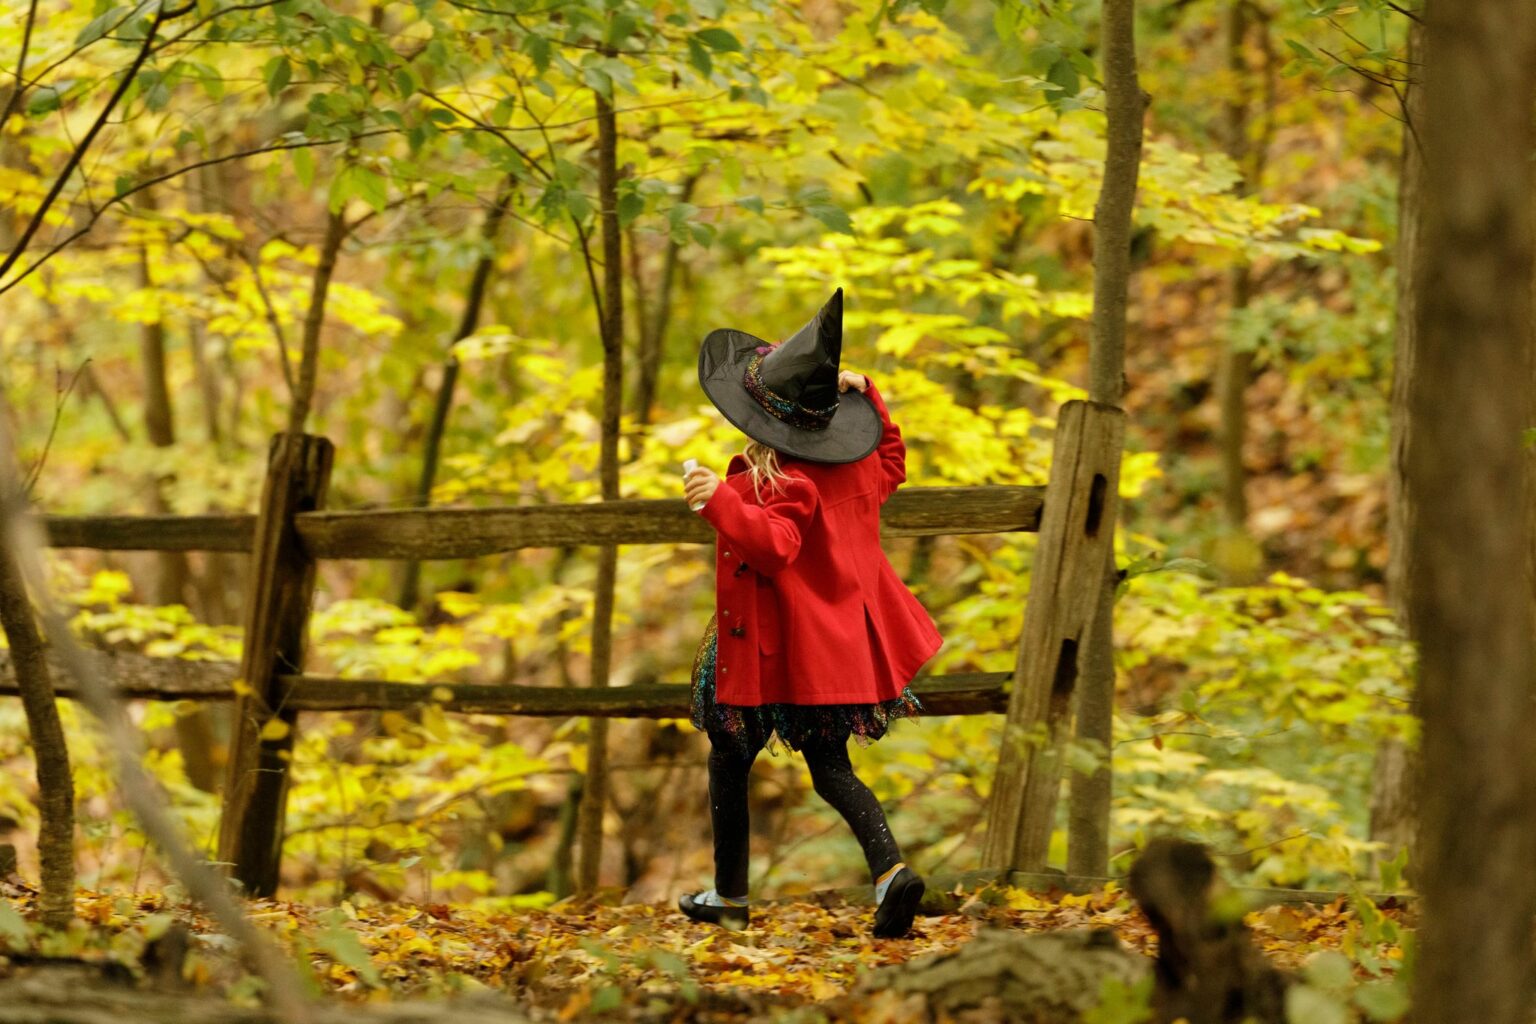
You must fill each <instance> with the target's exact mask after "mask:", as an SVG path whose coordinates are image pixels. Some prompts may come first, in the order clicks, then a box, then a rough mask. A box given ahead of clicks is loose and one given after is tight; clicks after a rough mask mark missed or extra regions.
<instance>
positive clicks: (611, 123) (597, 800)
mask: <svg viewBox="0 0 1536 1024" xmlns="http://www.w3.org/2000/svg"><path fill="white" fill-rule="evenodd" d="M594 96H595V97H596V101H597V173H598V184H597V194H598V203H599V204H600V209H601V213H600V214H599V221H600V224H601V229H602V241H603V295H602V304H601V310H602V333H603V417H602V444H601V451H600V456H599V458H600V464H599V472H600V475H601V477H602V493H603V498H604V500H608V501H611V500H614V499H616V498H618V496H619V417H620V413H621V412H622V409H623V401H624V254H623V251H622V249H623V243H622V241H621V238H622V236H621V233H620V230H619V212H618V176H619V168H618V125H617V119H616V118H615V116H614V112H613V105H612V104H611V103H610V102H609V101H608V100H607V99H606V98H605V97H604V96H603V95H602V94H600V93H594ZM618 565H619V549H618V548H617V547H616V546H613V545H608V546H605V547H603V548H601V549H599V552H598V560H597V580H596V583H595V584H594V586H595V588H596V593H595V594H594V597H593V609H592V679H591V685H592V686H595V687H596V686H607V685H609V679H608V675H609V672H610V670H611V667H612V660H613V603H614V593H613V591H614V582H615V579H616V577H617V575H618ZM588 722H589V729H590V733H589V738H588V741H587V772H586V779H585V781H584V782H583V786H582V794H581V813H580V820H579V824H578V826H577V834H578V836H579V839H578V842H579V845H580V854H579V857H578V860H577V867H576V885H577V888H578V890H579V891H582V892H590V891H591V890H592V889H594V888H596V887H597V878H598V869H599V866H600V864H601V861H602V852H603V849H602V844H603V813H604V811H605V810H606V808H607V806H608V719H606V718H592V719H588Z"/></svg>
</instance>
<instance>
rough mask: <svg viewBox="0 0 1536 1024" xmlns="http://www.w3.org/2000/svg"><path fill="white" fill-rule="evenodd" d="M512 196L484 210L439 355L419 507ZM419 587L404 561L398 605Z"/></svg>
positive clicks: (426, 499)
mask: <svg viewBox="0 0 1536 1024" xmlns="http://www.w3.org/2000/svg"><path fill="white" fill-rule="evenodd" d="M512 196H513V192H512V186H511V185H509V186H508V187H507V189H506V190H505V191H503V192H502V193H501V195H499V196H497V197H496V202H495V204H494V205H492V207H491V208H490V209H489V210H488V211H486V214H485V223H484V224H483V225H482V226H481V229H480V240H481V242H482V243H483V245H484V249H483V250H482V252H481V253H480V259H479V260H477V261H476V262H475V269H474V272H473V273H472V274H471V275H470V278H469V290H468V292H466V293H465V296H464V311H463V314H462V315H461V316H460V317H459V328H458V330H456V331H454V332H453V340H452V341H450V342H449V343H448V355H447V356H446V357H445V358H444V359H443V375H442V379H441V380H440V381H439V382H438V385H437V399H436V401H434V402H433V404H432V421H431V423H429V424H428V426H427V439H426V447H425V450H424V451H423V453H422V457H421V479H420V480H418V481H417V483H416V504H417V505H418V506H419V507H422V508H425V507H426V506H428V505H430V504H432V485H433V483H434V482H435V481H436V480H437V459H438V453H439V452H440V451H441V450H442V445H443V434H444V432H446V431H447V429H448V413H449V411H450V410H451V409H452V408H453V389H454V386H455V385H456V384H457V383H458V379H459V357H458V356H457V355H456V354H455V352H454V348H453V346H454V345H456V344H458V343H459V342H460V341H463V340H464V339H465V338H467V337H469V336H470V335H471V334H474V333H475V328H476V327H477V326H479V323H480V311H481V310H482V309H483V308H484V306H485V291H486V284H487V283H488V282H489V281H490V279H491V271H492V270H494V269H495V267H496V235H497V233H498V232H499V231H500V230H501V222H502V220H503V219H505V217H506V215H507V204H509V203H510V202H511V201H512ZM420 591H421V563H420V562H407V563H405V572H404V576H403V578H402V580H401V582H400V607H401V608H406V609H410V608H415V607H416V602H417V601H418V600H419V599H420V596H421V593H420Z"/></svg>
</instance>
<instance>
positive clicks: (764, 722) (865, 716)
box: [689, 617, 923, 754]
mask: <svg viewBox="0 0 1536 1024" xmlns="http://www.w3.org/2000/svg"><path fill="white" fill-rule="evenodd" d="M717 648H718V634H717V632H716V628H715V619H714V618H713V617H711V618H710V620H709V625H708V626H707V627H705V630H704V639H703V640H702V641H700V643H699V650H698V653H696V654H695V655H694V658H693V672H692V684H691V685H692V691H691V696H692V702H691V704H692V706H691V709H690V715H689V720H690V721H691V722H692V723H693V726H694V728H696V729H699V730H701V731H703V732H712V733H715V734H717V735H723V736H725V737H728V738H730V739H731V740H733V741H735V742H737V743H739V744H741V745H742V746H743V747H747V746H749V741H748V737H750V736H752V735H753V734H754V733H755V734H756V735H758V736H764V737H767V739H766V742H765V744H764V745H765V746H766V747H767V748H768V752H769V753H770V754H772V753H776V752H777V750H776V745H775V741H778V742H782V743H783V744H784V746H786V747H788V748H789V749H790V750H800V749H802V748H804V747H805V745H806V744H807V743H811V742H821V743H824V742H827V741H838V740H842V741H844V742H846V741H847V739H848V738H849V737H850V736H852V737H853V738H854V739H855V740H856V741H858V743H859V745H860V746H866V747H867V746H869V744H871V743H873V742H874V741H875V740H878V739H880V738H881V737H882V736H884V735H885V734H886V731H887V730H888V729H889V728H890V724H891V723H892V722H893V721H895V720H896V719H899V718H913V717H916V716H918V715H920V714H922V713H923V706H922V703H921V702H920V701H919V700H918V699H917V695H916V694H915V693H913V692H912V689H911V687H902V691H901V695H900V696H898V697H896V698H895V699H893V700H885V701H872V702H870V703H868V704H762V705H758V706H756V707H750V706H744V705H738V704H720V703H717V702H716V701H715V658H716V654H717Z"/></svg>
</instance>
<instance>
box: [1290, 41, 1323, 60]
mask: <svg viewBox="0 0 1536 1024" xmlns="http://www.w3.org/2000/svg"><path fill="white" fill-rule="evenodd" d="M1285 45H1286V46H1289V47H1290V48H1291V52H1292V53H1294V54H1296V56H1298V57H1300V58H1301V59H1302V60H1316V59H1317V58H1316V55H1315V54H1313V53H1312V51H1311V50H1310V49H1309V48H1308V47H1307V46H1306V45H1305V44H1303V43H1301V42H1299V41H1298V40H1295V39H1287V40H1286V41H1285Z"/></svg>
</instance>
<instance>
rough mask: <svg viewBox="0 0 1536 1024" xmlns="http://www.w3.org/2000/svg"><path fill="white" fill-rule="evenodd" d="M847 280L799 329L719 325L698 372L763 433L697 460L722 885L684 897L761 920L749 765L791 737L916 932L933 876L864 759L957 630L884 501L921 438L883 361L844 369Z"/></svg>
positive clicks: (733, 919) (901, 920)
mask: <svg viewBox="0 0 1536 1024" xmlns="http://www.w3.org/2000/svg"><path fill="white" fill-rule="evenodd" d="M841 350H842V289H838V290H837V291H836V292H835V293H834V294H833V296H832V298H831V299H830V300H829V301H828V302H827V304H826V305H825V306H823V307H822V309H821V311H820V312H818V313H817V314H816V316H815V317H813V318H812V319H811V321H810V322H809V323H807V324H806V325H805V326H804V327H802V328H801V329H800V330H799V331H798V332H796V333H795V334H794V335H793V336H792V337H790V338H789V339H788V340H787V341H784V342H783V343H782V344H779V345H776V346H769V345H766V344H765V343H764V342H762V341H761V340H760V339H758V338H755V337H753V336H752V335H750V334H746V333H745V332H742V331H735V330H730V329H724V330H717V331H713V332H711V333H710V334H709V336H708V337H706V338H705V339H704V344H703V347H702V348H701V350H700V352H699V382H700V384H701V386H702V387H703V388H704V391H705V393H706V394H707V395H708V396H709V398H710V400H711V401H712V402H714V404H715V406H716V408H718V409H719V410H720V411H721V413H723V414H724V415H725V417H726V418H727V419H728V420H730V422H731V423H732V424H734V425H735V426H736V427H738V428H739V429H740V430H741V431H742V432H743V433H745V434H746V435H747V437H748V438H749V442H748V444H747V446H746V450H745V452H743V453H742V454H740V455H737V456H734V457H733V458H732V459H731V462H730V466H729V468H728V469H727V471H726V476H725V479H723V480H722V479H721V478H720V477H719V476H717V475H716V474H714V473H713V472H711V471H709V470H707V469H703V468H695V469H693V470H692V471H690V472H689V473H688V474H687V476H686V478H685V495H686V497H687V499H688V503H689V505H690V506H692V507H694V508H696V509H697V510H698V511H699V514H700V515H702V516H703V517H704V518H705V519H707V520H708V521H709V522H710V523H711V524H712V525H713V526H714V527H715V532H716V535H717V545H716V553H715V616H714V617H713V618H712V619H711V620H710V622H709V626H708V628H707V629H706V630H705V635H704V641H703V643H702V644H701V645H700V648H699V652H698V655H697V657H696V658H695V660H694V667H693V724H694V725H695V726H697V727H698V728H700V729H703V730H705V731H706V732H707V733H708V735H709V739H710V744H711V750H710V755H709V796H710V812H711V821H712V823H713V826H714V837H715V886H714V888H713V889H710V890H708V891H706V892H702V893H690V894H687V895H684V896H683V897H681V899H679V901H678V905H679V907H680V908H681V909H682V911H683V913H685V914H687V915H688V916H690V917H692V918H695V919H696V920H701V921H710V922H713V923H717V924H723V925H727V926H730V927H746V926H747V925H748V924H749V923H750V913H749V910H748V901H747V853H748V843H747V839H748V830H747V773H748V772H749V771H750V769H751V767H752V762H753V760H754V759H755V758H756V756H757V752H758V751H759V750H760V749H762V748H763V746H765V745H769V746H770V748H771V745H772V743H773V741H774V740H775V738H776V739H778V740H780V741H782V742H783V743H784V744H785V745H786V746H788V747H789V748H791V749H793V750H798V751H800V752H801V753H802V754H803V755H804V757H805V760H806V764H807V765H808V766H809V767H810V770H811V778H812V781H813V783H814V785H815V788H816V792H817V793H818V794H819V795H820V796H821V797H822V798H824V799H825V800H826V801H827V802H828V803H830V804H831V805H832V806H833V807H835V808H837V810H838V811H839V812H840V813H841V814H842V816H843V818H844V819H845V820H846V821H847V822H848V824H849V826H850V827H851V828H852V829H853V833H854V835H855V836H856V837H857V838H858V840H859V843H860V845H861V846H862V847H863V849H864V857H865V860H866V861H867V862H868V865H869V871H870V875H871V877H872V878H873V879H874V883H875V900H876V910H875V922H874V934H875V935H876V936H879V937H883V938H889V937H899V936H902V935H905V934H906V933H907V931H908V929H909V928H910V927H911V925H912V919H913V916H914V915H915V913H916V911H917V905H918V901H919V900H920V899H921V898H922V895H923V881H922V879H921V878H919V877H918V875H917V873H916V872H914V871H913V870H912V869H911V868H909V867H907V866H906V865H905V864H904V863H903V862H902V860H901V851H900V849H899V848H898V847H897V844H896V840H895V838H894V837H893V836H892V835H891V830H890V828H889V827H888V826H887V824H886V820H885V812H884V811H883V810H882V809H881V807H880V804H879V802H878V801H877V800H876V799H875V797H874V794H872V793H871V792H870V791H869V788H868V787H867V786H865V785H864V783H863V782H861V781H860V780H859V779H858V777H857V776H856V775H855V774H854V772H853V768H852V766H851V764H850V763H849V760H848V746H847V744H848V738H849V736H850V735H852V736H856V737H858V738H859V741H860V742H861V743H866V744H867V743H869V742H871V741H873V740H877V739H879V738H880V737H882V736H884V735H885V731H886V726H887V723H889V722H890V721H891V720H892V719H895V718H901V717H905V716H910V715H916V714H918V713H919V712H920V711H921V710H922V708H921V705H920V704H919V703H918V700H917V698H916V696H914V695H913V693H912V691H911V689H909V688H908V686H907V684H908V682H909V681H910V680H911V678H912V677H913V676H914V675H915V674H916V673H917V670H918V669H919V668H920V667H921V666H922V664H923V663H924V662H926V661H927V660H928V659H929V658H931V657H932V656H933V654H934V652H935V651H937V650H938V648H939V646H940V645H941V643H942V642H943V641H942V638H941V637H940V636H939V632H938V630H937V629H936V628H935V627H934V624H933V620H932V619H931V618H929V616H928V613H927V612H926V611H925V610H924V609H923V606H922V605H921V604H920V603H918V601H917V599H916V598H915V597H914V596H913V595H912V593H911V591H909V590H908V589H907V588H906V586H905V585H904V584H903V583H902V582H901V580H900V579H899V578H898V577H897V575H896V572H895V570H894V569H892V568H891V564H890V562H889V561H888V560H887V559H886V557H885V553H884V552H883V551H882V550H881V548H880V506H881V505H882V504H883V503H884V502H885V500H886V499H887V498H888V497H890V495H891V493H892V492H893V491H895V490H896V488H897V487H898V486H899V485H900V484H901V483H902V482H903V481H904V480H905V479H906V446H905V445H904V444H903V442H902V439H901V431H900V429H899V428H897V427H896V425H895V424H893V423H892V422H891V419H890V415H889V413H888V412H887V411H886V408H885V403H884V401H883V400H882V399H881V397H880V394H879V392H878V391H877V390H876V389H875V387H874V385H873V384H872V383H871V382H870V380H869V378H868V377H866V376H864V375H862V374H857V373H851V372H848V371H842V372H839V370H838V358H839V355H840V354H841Z"/></svg>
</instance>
